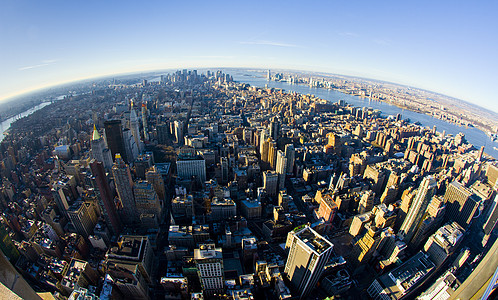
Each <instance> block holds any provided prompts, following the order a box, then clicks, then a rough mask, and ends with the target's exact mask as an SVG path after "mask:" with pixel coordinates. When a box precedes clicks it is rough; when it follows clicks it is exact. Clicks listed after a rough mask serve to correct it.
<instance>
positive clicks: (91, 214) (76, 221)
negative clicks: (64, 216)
mask: <svg viewBox="0 0 498 300" xmlns="http://www.w3.org/2000/svg"><path fill="white" fill-rule="evenodd" d="M68 216H69V220H71V223H72V224H73V226H74V228H75V229H76V232H77V233H78V234H80V235H82V236H84V237H85V238H88V236H89V235H91V234H92V233H93V228H94V227H95V224H97V221H98V217H97V213H96V211H95V204H94V202H93V201H85V202H81V201H78V202H76V203H74V204H73V205H71V207H70V208H69V210H68Z"/></svg>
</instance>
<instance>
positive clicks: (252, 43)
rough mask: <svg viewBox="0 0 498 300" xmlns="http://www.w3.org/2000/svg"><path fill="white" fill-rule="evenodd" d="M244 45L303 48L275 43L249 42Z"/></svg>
mask: <svg viewBox="0 0 498 300" xmlns="http://www.w3.org/2000/svg"><path fill="white" fill-rule="evenodd" d="M240 43H241V44H243V45H263V46H275V47H287V48H302V47H301V46H299V45H294V44H287V43H280V42H273V41H263V40H259V41H248V42H240Z"/></svg>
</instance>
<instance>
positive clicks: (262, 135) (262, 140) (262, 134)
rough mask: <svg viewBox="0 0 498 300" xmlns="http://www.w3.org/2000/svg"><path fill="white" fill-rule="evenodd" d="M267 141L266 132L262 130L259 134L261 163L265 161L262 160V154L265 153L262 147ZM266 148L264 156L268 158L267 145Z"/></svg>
mask: <svg viewBox="0 0 498 300" xmlns="http://www.w3.org/2000/svg"><path fill="white" fill-rule="evenodd" d="M267 139H268V131H267V130H266V129H262V130H261V132H260V133H259V154H260V155H261V160H262V161H266V159H263V153H264V152H265V151H264V149H263V147H264V143H265V141H266V140H267ZM266 147H267V148H266V156H268V145H267V146H266Z"/></svg>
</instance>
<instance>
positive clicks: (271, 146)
mask: <svg viewBox="0 0 498 300" xmlns="http://www.w3.org/2000/svg"><path fill="white" fill-rule="evenodd" d="M267 162H268V163H269V164H270V166H271V168H272V169H275V167H276V166H277V143H275V141H274V140H271V141H270V142H269V143H268V161H267Z"/></svg>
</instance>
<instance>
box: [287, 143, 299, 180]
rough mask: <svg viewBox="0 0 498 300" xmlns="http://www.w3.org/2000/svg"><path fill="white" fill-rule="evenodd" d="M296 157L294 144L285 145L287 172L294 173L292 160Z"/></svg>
mask: <svg viewBox="0 0 498 300" xmlns="http://www.w3.org/2000/svg"><path fill="white" fill-rule="evenodd" d="M295 157H296V150H295V149H294V145H292V144H287V145H285V158H287V173H294V161H295V159H296V158H295Z"/></svg>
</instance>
